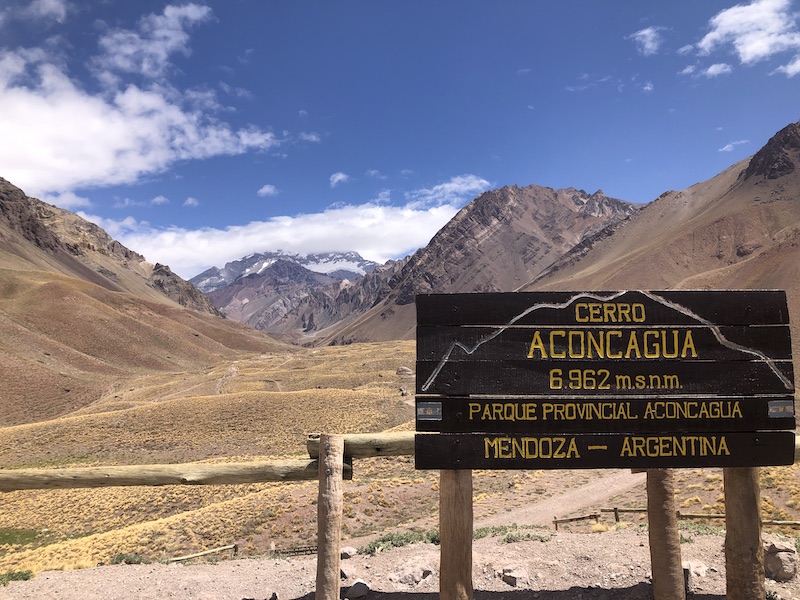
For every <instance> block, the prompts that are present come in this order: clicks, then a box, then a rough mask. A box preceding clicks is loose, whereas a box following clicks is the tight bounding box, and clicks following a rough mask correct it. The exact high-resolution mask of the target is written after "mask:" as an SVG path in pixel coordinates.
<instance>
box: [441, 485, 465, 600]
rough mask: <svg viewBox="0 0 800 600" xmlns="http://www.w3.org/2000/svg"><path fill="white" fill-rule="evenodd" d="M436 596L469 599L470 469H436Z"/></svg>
mask: <svg viewBox="0 0 800 600" xmlns="http://www.w3.org/2000/svg"><path fill="white" fill-rule="evenodd" d="M439 536H440V539H441V546H440V550H439V551H440V553H441V560H440V564H441V567H440V577H439V598H440V599H441V600H472V592H473V589H472V471H471V470H468V469H460V470H444V471H440V472H439Z"/></svg>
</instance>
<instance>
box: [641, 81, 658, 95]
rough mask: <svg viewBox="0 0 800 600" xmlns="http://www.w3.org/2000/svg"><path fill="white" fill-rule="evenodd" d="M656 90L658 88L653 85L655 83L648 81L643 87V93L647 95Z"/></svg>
mask: <svg viewBox="0 0 800 600" xmlns="http://www.w3.org/2000/svg"><path fill="white" fill-rule="evenodd" d="M655 89H656V88H655V86H654V85H653V82H652V81H647V82H646V83H645V84H644V85H643V86H642V91H643V92H646V93H648V94H649V93H650V92H652V91H654V90H655Z"/></svg>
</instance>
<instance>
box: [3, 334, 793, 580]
mask: <svg viewBox="0 0 800 600" xmlns="http://www.w3.org/2000/svg"><path fill="white" fill-rule="evenodd" d="M414 359H415V356H414V344H413V342H387V343H380V344H357V345H352V346H345V347H328V348H320V349H292V350H291V351H287V352H268V353H257V354H252V353H251V354H244V355H243V354H240V355H238V356H237V357H236V358H235V359H234V360H228V361H219V362H217V363H216V364H214V365H210V366H206V367H202V368H200V369H197V370H194V371H186V372H176V373H147V374H142V375H139V376H136V377H127V378H123V379H120V380H117V381H115V382H113V385H109V386H108V387H107V389H106V390H105V393H104V394H102V395H101V396H100V397H98V398H97V399H96V401H95V402H93V403H91V404H89V405H88V406H85V407H83V408H79V409H77V410H75V411H74V412H73V413H72V414H70V415H68V416H66V417H63V418H59V419H54V420H50V421H45V422H42V423H32V424H27V425H19V426H14V427H6V428H4V429H0V464H3V465H4V466H5V468H9V467H22V466H26V467H40V466H66V465H78V464H136V463H149V462H184V461H189V460H207V461H226V460H264V459H269V458H278V457H281V458H282V457H289V456H300V455H304V454H305V452H306V450H305V438H306V434H308V433H310V432H314V431H323V432H342V433H347V432H361V431H382V430H387V429H403V430H411V429H413V409H412V402H413V388H414V382H413V378H412V377H408V376H401V375H398V374H397V369H398V368H399V367H403V366H406V367H413V364H414ZM402 389H405V390H408V392H410V394H409V395H407V396H404V395H403V394H402V393H401V390H402ZM594 476H596V473H595V472H593V471H568V472H565V471H542V470H539V471H476V472H475V490H474V494H475V514H476V518H481V517H484V516H491V515H498V514H503V513H504V512H506V511H510V510H514V509H516V508H520V507H523V506H525V505H527V504H530V503H531V502H535V501H536V500H537V499H539V498H543V497H546V496H549V495H552V494H554V493H558V492H561V491H563V490H564V489H565V488H569V487H575V486H578V485H581V484H582V483H585V482H587V481H588V480H590V479H591V478H592V477H594ZM676 481H677V486H678V494H677V496H676V506H677V507H686V508H683V510H689V511H691V512H709V513H715V512H716V513H718V512H723V511H724V497H723V496H722V492H723V489H722V488H723V482H722V474H721V470H719V469H685V470H679V471H676ZM799 482H800V480H798V476H797V470H796V469H794V468H793V467H776V468H768V469H763V470H762V486H763V490H764V496H765V500H764V504H763V509H764V516H765V517H767V516H769V517H770V518H776V515H781V516H782V517H783V518H799V517H800V483H799ZM316 499H317V484H316V482H313V481H312V482H302V483H290V484H288V483H287V484H251V485H235V486H233V485H231V486H197V487H190V486H164V487H156V488H149V487H127V488H123V487H118V488H99V489H83V490H57V491H20V492H13V493H9V494H4V495H3V496H2V498H1V500H2V502H0V533H2V532H3V531H6V532H9V533H10V535H9V536H7V537H8V538H10V539H12V540H13V539H14V533H15V532H20V535H19V536H18V537H19V542H18V543H14V542H10V543H7V544H5V545H0V572H3V571H7V570H22V569H30V570H32V571H34V572H38V571H41V570H45V569H54V568H55V569H68V568H80V567H84V566H88V565H93V564H98V563H107V562H108V561H109V560H111V558H112V557H113V556H114V555H116V554H118V553H129V554H139V555H141V556H143V557H144V558H146V559H147V560H154V561H156V560H162V559H166V558H169V557H173V556H178V555H184V554H190V553H193V552H198V551H202V550H206V549H209V548H214V547H219V546H224V545H227V544H231V543H234V542H235V543H237V544H238V545H239V548H240V550H241V552H243V553H244V554H252V555H255V554H265V553H269V552H270V551H272V550H277V551H280V550H285V549H290V548H292V547H297V546H306V545H313V544H315V543H316ZM344 499H345V512H344V519H343V531H344V535H345V537H346V538H358V537H361V536H369V535H371V534H375V533H383V532H386V531H388V530H392V529H395V528H398V527H403V528H406V529H409V528H410V529H430V528H432V527H435V526H436V515H437V512H438V474H436V473H435V472H425V471H422V472H421V471H416V470H415V469H414V465H413V458H412V457H396V458H392V459H382V458H375V459H364V460H358V461H356V463H355V465H354V478H353V480H352V481H349V482H346V483H345V486H344ZM644 504H645V498H644V495H643V490H638V489H637V490H633V491H631V492H630V493H628V494H626V495H625V496H623V497H620V498H617V499H614V501H613V503H611V505H616V506H620V507H632V506H643V505H644ZM595 508H596V509H599V508H601V507H600V506H597V507H595ZM559 516H570V515H559ZM631 518H632V519H639V517H631ZM609 519H613V517H610V516H608V515H605V516H604V517H603V522H602V523H601V524H600V525H598V526H597V527H599V528H602V527H608V526H613V522H611V523H610V522H609ZM639 522H640V523H641V522H644V520H642V519H639ZM592 527H593V525H592V524H591V523H589V522H587V523H584V524H582V523H578V524H575V525H573V526H571V527H570V529H574V530H582V529H581V528H585V529H586V530H587V531H588V530H590V529H591V528H592ZM30 532H34V533H30ZM22 533H24V534H25V535H22ZM31 536H34V537H33V538H32V539H31ZM0 539H2V537H0ZM0 544H2V542H0Z"/></svg>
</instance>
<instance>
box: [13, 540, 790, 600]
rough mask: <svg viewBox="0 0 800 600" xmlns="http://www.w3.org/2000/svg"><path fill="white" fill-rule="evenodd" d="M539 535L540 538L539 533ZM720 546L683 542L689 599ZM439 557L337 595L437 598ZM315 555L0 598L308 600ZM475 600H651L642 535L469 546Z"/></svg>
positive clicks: (110, 569)
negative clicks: (362, 590)
mask: <svg viewBox="0 0 800 600" xmlns="http://www.w3.org/2000/svg"><path fill="white" fill-rule="evenodd" d="M542 533H546V532H542ZM723 543H724V538H722V537H720V536H714V535H693V536H691V541H687V542H686V543H684V544H682V546H681V552H682V558H683V561H684V563H686V562H690V563H691V564H692V566H693V570H694V574H693V576H692V579H691V584H690V585H691V587H690V589H691V594H690V596H689V597H690V598H695V599H698V600H711V599H715V598H716V599H721V598H724V597H725V557H724V553H723ZM438 565H439V549H438V547H437V546H433V545H430V544H414V545H411V546H405V547H402V548H394V549H391V550H388V551H384V552H380V553H378V554H377V555H375V556H368V555H360V554H359V555H357V556H355V557H353V558H350V559H345V560H343V561H342V570H343V573H344V574H346V575H347V578H346V579H343V580H342V593H345V592H346V591H347V590H348V589H349V588H350V587H351V586H352V585H353V584H354V583H355V582H356V580H358V579H361V580H363V581H364V582H365V583H366V584H367V585H368V586H369V588H370V592H369V594H368V598H374V599H396V600H417V599H420V600H422V599H426V600H433V599H434V598H436V597H438V590H439V573H438ZM315 578H316V557H315V556H303V557H294V558H285V559H264V558H260V559H241V560H226V561H221V562H219V563H216V564H208V563H206V564H194V565H181V564H171V565H165V564H150V565H114V566H104V567H96V568H91V569H84V570H80V571H65V572H52V571H51V572H45V573H41V574H39V575H37V576H36V577H35V578H33V579H32V580H30V581H24V582H11V583H10V584H9V585H8V586H7V587H4V588H0V599H9V600H11V599H15V600H16V599H33V598H35V599H37V600H38V599H42V598H57V599H60V600H94V599H98V600H99V599H103V600H113V599H123V598H124V599H132V598H135V599H142V600H147V599H161V598H187V599H197V600H200V599H208V600H211V599H214V600H223V599H232V600H243V599H245V598H252V599H259V600H261V599H268V598H270V597H272V595H273V594H276V595H277V598H278V599H279V600H290V599H299V598H308V599H309V600H310V599H311V598H313V592H314V585H315ZM473 584H474V587H475V598H476V600H479V599H481V598H484V599H489V598H492V599H500V598H504V599H508V600H514V599H517V598H518V599H520V600H522V599H523V598H541V599H543V600H567V599H581V598H583V599H587V600H588V599H597V600H634V599H638V600H645V599H647V598H652V587H651V573H650V557H649V549H648V538H647V533H646V531H644V530H643V529H641V528H639V527H631V528H629V529H623V530H619V531H609V532H605V533H563V532H557V533H556V532H552V531H551V532H550V533H549V540H547V541H544V542H542V541H522V542H514V543H507V542H504V541H503V538H501V537H488V538H482V539H479V540H476V541H475V543H474V545H473ZM767 589H768V591H773V592H774V593H775V594H777V595H778V597H780V598H782V599H785V600H790V599H796V598H800V584H798V582H797V581H792V582H790V583H787V584H777V583H775V582H771V581H768V582H767Z"/></svg>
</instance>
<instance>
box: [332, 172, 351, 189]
mask: <svg viewBox="0 0 800 600" xmlns="http://www.w3.org/2000/svg"><path fill="white" fill-rule="evenodd" d="M349 180H350V175H348V174H347V173H342V172H341V171H339V172H337V173H334V174H333V175H331V176H330V182H331V187H332V188H334V187H336V186H337V185H339V184H340V183H346V182H347V181H349Z"/></svg>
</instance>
